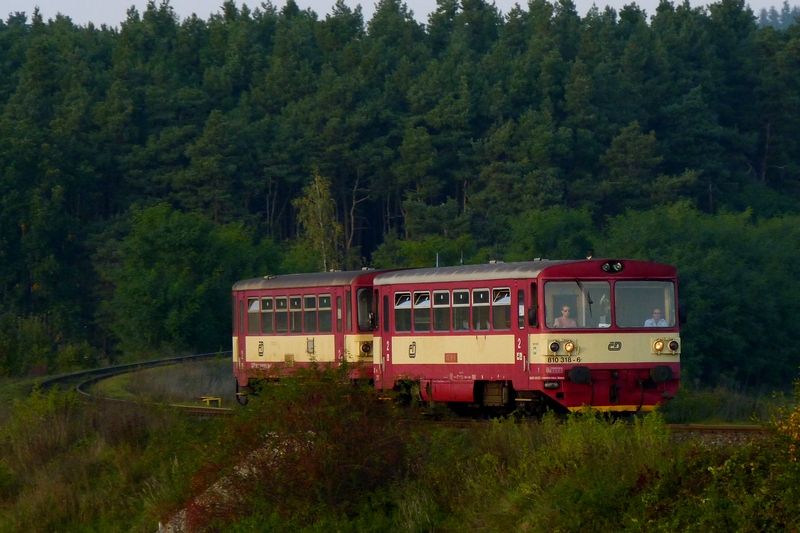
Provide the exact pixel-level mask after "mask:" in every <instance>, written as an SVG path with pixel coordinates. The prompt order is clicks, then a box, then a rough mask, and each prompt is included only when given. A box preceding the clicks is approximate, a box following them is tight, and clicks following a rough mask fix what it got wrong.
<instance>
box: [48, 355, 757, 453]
mask: <svg viewBox="0 0 800 533" xmlns="http://www.w3.org/2000/svg"><path fill="white" fill-rule="evenodd" d="M230 353H231V352H230V351H226V352H225V351H223V352H209V353H201V354H193V355H185V356H181V357H170V358H167V359H158V360H153V361H143V362H139V363H129V364H124V365H116V366H110V367H104V368H95V369H91V370H82V371H79V372H72V373H69V374H62V375H60V376H54V377H51V378H47V379H45V380H44V381H42V382H40V384H39V386H40V387H41V388H42V389H45V390H46V389H49V388H52V387H60V388H74V389H75V390H76V391H77V392H78V393H79V394H81V395H82V396H84V397H85V398H87V399H89V400H91V401H98V402H100V401H102V402H118V403H133V404H147V405H165V404H156V403H153V402H145V401H131V400H123V399H120V398H112V397H108V396H100V395H96V394H92V393H91V392H89V388H90V387H91V385H93V384H95V383H97V382H98V381H101V380H103V379H107V378H110V377H113V376H118V375H120V374H125V373H128V372H137V371H139V370H144V369H147V368H155V367H158V366H166V365H174V364H177V363H186V362H192V361H198V360H202V359H209V358H211V357H214V356H217V355H229V354H230ZM166 405H167V406H168V407H171V408H174V409H178V410H180V411H182V412H185V413H187V414H192V415H197V416H225V415H229V414H231V413H232V412H233V410H232V409H230V408H226V407H205V406H190V405H180V404H166ZM420 420H422V419H420ZM425 421H426V422H433V423H435V424H439V425H444V426H452V427H457V428H463V429H467V428H472V427H476V426H479V425H480V424H481V422H482V420H475V419H464V418H456V419H444V420H434V419H425ZM667 428H668V429H669V430H670V432H671V433H672V434H673V435H674V436H675V437H676V438H677V439H687V438H699V439H701V440H703V441H705V442H710V443H718V444H724V443H730V444H733V443H741V442H745V441H749V440H751V439H754V438H758V437H760V436H763V435H764V434H765V433H766V431H767V430H766V429H765V428H764V427H763V426H759V425H741V424H738V425H737V424H667Z"/></svg>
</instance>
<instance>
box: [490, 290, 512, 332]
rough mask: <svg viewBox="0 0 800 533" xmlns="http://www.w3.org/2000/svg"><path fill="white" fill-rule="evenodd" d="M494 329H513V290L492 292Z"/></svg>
mask: <svg viewBox="0 0 800 533" xmlns="http://www.w3.org/2000/svg"><path fill="white" fill-rule="evenodd" d="M492 327H493V328H494V329H511V289H493V290H492Z"/></svg>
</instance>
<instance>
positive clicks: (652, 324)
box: [644, 307, 669, 328]
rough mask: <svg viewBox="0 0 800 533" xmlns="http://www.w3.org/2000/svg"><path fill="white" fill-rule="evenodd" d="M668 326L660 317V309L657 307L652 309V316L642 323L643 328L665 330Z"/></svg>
mask: <svg viewBox="0 0 800 533" xmlns="http://www.w3.org/2000/svg"><path fill="white" fill-rule="evenodd" d="M668 325H669V324H667V321H666V320H664V317H662V316H661V309H659V308H658V307H656V308H655V309H653V315H652V316H651V317H650V318H648V319H647V320H645V321H644V327H646V328H665V327H667V326H668Z"/></svg>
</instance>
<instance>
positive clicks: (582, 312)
mask: <svg viewBox="0 0 800 533" xmlns="http://www.w3.org/2000/svg"><path fill="white" fill-rule="evenodd" d="M544 297H545V324H546V325H547V327H548V328H557V329H570V328H575V329H585V328H608V327H611V289H610V287H609V284H608V282H605V281H580V280H575V281H550V282H547V283H546V284H545V286H544Z"/></svg>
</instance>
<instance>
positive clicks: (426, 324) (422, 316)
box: [414, 291, 431, 331]
mask: <svg viewBox="0 0 800 533" xmlns="http://www.w3.org/2000/svg"><path fill="white" fill-rule="evenodd" d="M430 330H431V293H429V292H428V291H424V292H415V293H414V331H430Z"/></svg>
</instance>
